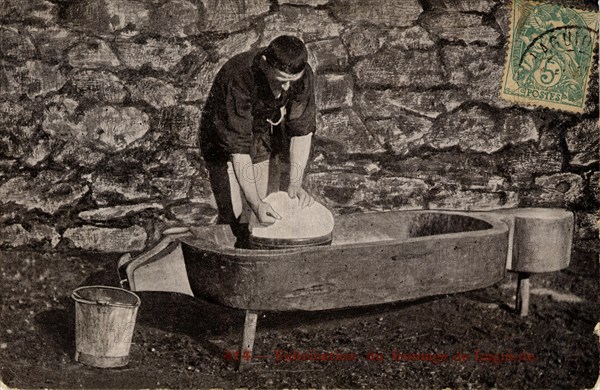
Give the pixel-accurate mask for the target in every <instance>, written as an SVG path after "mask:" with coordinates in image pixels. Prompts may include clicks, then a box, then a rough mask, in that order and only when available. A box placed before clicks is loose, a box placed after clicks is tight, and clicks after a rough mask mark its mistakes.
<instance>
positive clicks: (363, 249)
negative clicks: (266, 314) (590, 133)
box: [118, 209, 573, 368]
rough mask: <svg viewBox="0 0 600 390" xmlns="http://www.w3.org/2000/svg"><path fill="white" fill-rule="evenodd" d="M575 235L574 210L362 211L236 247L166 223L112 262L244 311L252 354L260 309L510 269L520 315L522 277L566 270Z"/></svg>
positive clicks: (124, 277)
mask: <svg viewBox="0 0 600 390" xmlns="http://www.w3.org/2000/svg"><path fill="white" fill-rule="evenodd" d="M167 233H169V232H167ZM572 234H573V215H572V213H570V212H566V211H563V210H558V209H512V210H501V211H493V212H471V213H468V212H454V211H426V210H419V211H390V212H379V213H362V214H350V215H340V216H337V217H336V219H335V227H334V230H333V239H332V242H331V244H330V245H327V246H310V247H298V248H286V249H273V250H264V249H240V248H236V247H235V243H236V237H235V236H234V235H233V233H232V232H231V229H230V227H229V226H228V225H215V226H204V227H192V228H189V229H176V230H171V232H170V234H165V235H164V236H163V239H162V241H160V242H159V243H158V244H157V245H156V246H154V247H153V248H151V249H149V250H148V251H146V252H144V253H142V254H141V255H139V256H137V257H135V258H132V257H131V256H130V255H128V254H127V255H124V256H123V257H122V258H121V259H120V261H119V265H118V268H119V274H120V276H121V284H122V286H123V287H126V288H130V289H131V290H132V291H165V292H177V293H182V294H187V295H191V296H194V297H197V298H201V299H205V300H207V301H210V302H213V303H217V304H220V305H224V306H228V307H232V308H237V309H243V310H246V320H245V324H244V332H243V340H242V345H241V348H240V349H241V351H240V352H246V354H248V353H250V354H251V352H252V347H253V343H254V336H255V332H256V323H257V318H258V312H260V311H263V310H265V311H284V310H325V309H334V308H344V307H352V306H364V305H373V304H381V303H386V302H396V301H403V300H414V299H417V298H422V297H427V296H433V295H438V294H449V293H458V292H464V291H469V290H474V289H479V288H484V287H488V286H490V285H493V284H494V283H497V282H499V281H500V280H502V279H503V277H504V275H505V270H506V269H507V268H508V269H509V270H512V271H517V272H520V275H522V277H521V278H520V289H519V290H518V291H519V297H520V298H519V301H520V305H521V313H522V315H526V312H527V311H526V307H527V304H528V281H529V279H528V277H529V274H530V273H531V272H547V271H557V270H560V269H562V268H565V267H567V266H568V264H569V260H570V251H571V240H572ZM525 281H527V283H525ZM523 308H525V309H523ZM240 362H241V363H240V364H241V366H240V368H243V366H244V365H245V364H248V362H247V361H242V360H241V361H240Z"/></svg>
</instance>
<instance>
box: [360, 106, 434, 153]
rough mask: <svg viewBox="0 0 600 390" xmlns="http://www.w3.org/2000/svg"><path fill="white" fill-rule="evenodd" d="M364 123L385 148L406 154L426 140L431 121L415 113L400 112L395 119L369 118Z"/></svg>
mask: <svg viewBox="0 0 600 390" xmlns="http://www.w3.org/2000/svg"><path fill="white" fill-rule="evenodd" d="M366 125H367V128H368V129H369V130H370V132H371V134H374V135H375V136H376V137H377V139H379V140H381V141H380V142H381V143H382V144H384V145H386V147H387V148H389V149H390V150H392V151H394V152H395V153H398V154H407V153H409V152H410V151H412V150H414V149H415V148H417V147H419V146H421V145H423V144H424V143H425V142H426V140H427V139H428V137H429V135H430V133H431V126H432V125H433V123H432V122H431V121H430V120H428V119H425V118H421V117H418V116H415V115H408V114H400V115H397V117H396V119H382V120H372V119H370V120H367V122H366Z"/></svg>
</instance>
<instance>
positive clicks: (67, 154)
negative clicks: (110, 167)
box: [52, 142, 105, 169]
mask: <svg viewBox="0 0 600 390" xmlns="http://www.w3.org/2000/svg"><path fill="white" fill-rule="evenodd" d="M104 157H105V153H102V152H99V151H97V150H93V149H91V148H89V147H87V146H85V145H82V144H80V143H78V142H66V143H65V144H64V146H63V147H62V149H60V150H59V151H58V152H57V153H56V154H55V155H54V156H53V157H52V159H53V160H54V162H56V163H59V164H63V165H67V166H70V167H76V168H87V169H90V168H94V167H96V166H97V165H98V164H99V163H100V162H101V161H102V159H104Z"/></svg>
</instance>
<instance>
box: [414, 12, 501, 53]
mask: <svg viewBox="0 0 600 390" xmlns="http://www.w3.org/2000/svg"><path fill="white" fill-rule="evenodd" d="M421 23H422V26H423V27H425V29H427V30H428V31H429V32H430V33H431V34H433V35H434V36H435V37H437V38H438V39H446V40H449V41H463V42H466V43H472V42H483V43H487V44H488V45H496V44H497V43H498V42H499V40H500V37H501V35H500V33H499V32H498V31H496V30H495V29H493V28H492V27H489V26H486V25H483V24H482V23H483V17H482V16H479V15H473V14H467V13H462V12H444V11H431V12H428V13H427V14H426V15H425V16H424V17H423V18H422V19H421Z"/></svg>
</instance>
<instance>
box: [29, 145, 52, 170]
mask: <svg viewBox="0 0 600 390" xmlns="http://www.w3.org/2000/svg"><path fill="white" fill-rule="evenodd" d="M52 150H53V145H52V143H51V142H50V141H48V140H45V139H40V140H38V141H37V142H35V143H34V144H31V143H30V144H29V150H27V153H26V154H25V155H24V156H22V161H23V163H24V164H25V165H26V166H28V167H36V166H37V165H39V164H40V163H41V162H43V161H44V160H46V159H47V158H48V157H49V156H50V154H52Z"/></svg>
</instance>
